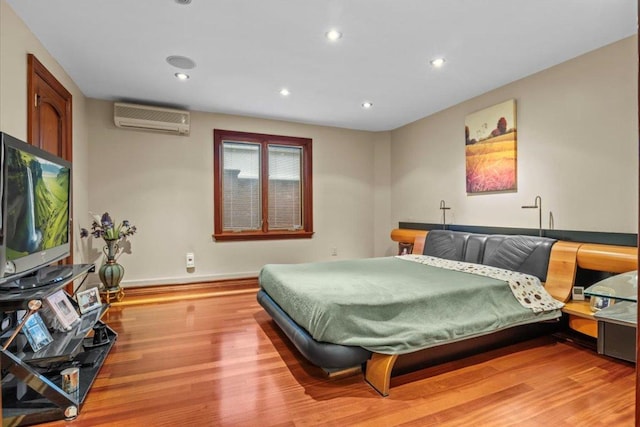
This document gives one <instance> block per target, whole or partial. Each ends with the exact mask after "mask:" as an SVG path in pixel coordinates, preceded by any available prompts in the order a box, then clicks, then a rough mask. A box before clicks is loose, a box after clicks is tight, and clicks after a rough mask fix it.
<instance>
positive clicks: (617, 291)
mask: <svg viewBox="0 0 640 427" xmlns="http://www.w3.org/2000/svg"><path fill="white" fill-rule="evenodd" d="M584 294H585V295H586V296H588V297H600V298H610V299H613V300H620V301H630V302H637V301H638V271H637V270H634V271H629V272H627V273H622V274H617V275H615V276H611V277H609V278H607V279H604V280H601V281H599V282H598V283H595V284H593V285H591V286H589V287H588V288H587V289H585V290H584Z"/></svg>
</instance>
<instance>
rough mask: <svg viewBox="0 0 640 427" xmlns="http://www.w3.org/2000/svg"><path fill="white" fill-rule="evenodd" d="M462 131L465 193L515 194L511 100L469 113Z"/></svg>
mask: <svg viewBox="0 0 640 427" xmlns="http://www.w3.org/2000/svg"><path fill="white" fill-rule="evenodd" d="M464 131H465V159H466V165H467V193H468V194H475V193H487V192H496V191H515V190H516V189H517V170H516V166H517V160H518V145H517V131H516V101H515V99H511V100H509V101H505V102H502V103H500V104H497V105H494V106H493V107H489V108H485V109H484V110H480V111H476V112H475V113H472V114H469V115H468V116H467V117H466V118H465V121H464Z"/></svg>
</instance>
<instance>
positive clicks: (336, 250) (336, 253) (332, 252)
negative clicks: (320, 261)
mask: <svg viewBox="0 0 640 427" xmlns="http://www.w3.org/2000/svg"><path fill="white" fill-rule="evenodd" d="M331 256H338V248H331Z"/></svg>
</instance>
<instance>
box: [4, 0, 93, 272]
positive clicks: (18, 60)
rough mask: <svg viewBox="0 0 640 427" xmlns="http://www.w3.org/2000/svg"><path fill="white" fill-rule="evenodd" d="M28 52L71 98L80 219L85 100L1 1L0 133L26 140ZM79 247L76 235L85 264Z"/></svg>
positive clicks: (84, 189)
mask: <svg viewBox="0 0 640 427" xmlns="http://www.w3.org/2000/svg"><path fill="white" fill-rule="evenodd" d="M28 53H33V54H34V55H35V56H36V57H37V58H38V60H39V61H40V62H41V63H42V64H43V65H44V66H45V67H47V69H48V70H49V71H50V72H51V73H52V74H53V75H54V76H56V78H57V79H58V81H60V83H62V84H63V85H64V86H65V87H66V89H67V90H68V91H69V92H71V94H72V96H73V165H74V168H73V217H74V218H83V217H84V215H85V213H86V211H87V209H88V193H89V180H88V168H87V167H88V161H87V159H88V145H87V134H88V129H87V120H86V113H85V109H86V106H85V101H86V99H85V97H84V95H83V94H82V92H81V91H80V89H78V87H77V86H76V84H75V83H74V82H73V80H71V78H70V77H69V76H68V75H67V74H66V73H65V71H64V70H63V69H62V67H60V65H59V64H58V63H57V62H56V61H55V60H54V59H53V58H52V57H51V55H50V54H49V53H48V52H47V50H46V49H45V48H44V47H43V46H42V44H41V43H40V41H38V39H36V37H35V36H34V35H33V34H32V33H31V31H30V30H29V29H28V28H27V27H26V26H25V25H24V23H23V22H22V20H21V19H20V18H18V16H17V15H16V14H15V13H14V12H13V9H11V8H10V7H9V6H8V5H7V3H6V2H5V1H4V0H0V130H2V131H3V132H6V133H8V134H10V135H12V136H15V137H16V138H19V139H22V140H26V137H27V54H28ZM76 222H77V221H76ZM74 230H76V231H77V230H78V227H77V226H76V227H74ZM81 246H82V244H81V243H80V241H79V237H78V233H77V232H76V233H75V241H74V248H75V253H74V261H75V262H77V263H82V262H86V258H85V256H84V252H82V250H81V249H80V248H81Z"/></svg>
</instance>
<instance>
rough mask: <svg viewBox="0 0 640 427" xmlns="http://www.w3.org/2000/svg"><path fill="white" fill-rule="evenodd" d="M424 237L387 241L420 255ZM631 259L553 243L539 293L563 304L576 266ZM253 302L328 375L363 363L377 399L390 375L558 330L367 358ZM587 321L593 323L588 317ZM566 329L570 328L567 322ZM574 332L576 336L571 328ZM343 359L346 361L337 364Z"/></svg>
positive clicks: (620, 265) (606, 265)
mask: <svg viewBox="0 0 640 427" xmlns="http://www.w3.org/2000/svg"><path fill="white" fill-rule="evenodd" d="M427 234H428V232H427V231H424V230H409V229H395V230H393V231H392V232H391V239H392V240H393V241H395V242H398V243H403V244H405V245H406V244H409V245H412V247H413V249H412V253H414V254H422V253H423V250H424V246H425V241H426V236H427ZM637 256H638V255H637V248H632V247H626V246H616V245H600V244H588V243H580V242H567V241H557V242H556V243H555V244H554V245H553V247H552V249H551V255H550V258H549V265H548V269H547V274H546V276H547V277H546V282H545V288H546V289H547V291H548V292H549V293H550V294H551V295H552V296H553V297H554V298H555V299H557V300H559V301H563V302H567V301H569V299H570V297H571V290H572V287H573V285H574V284H575V280H576V272H577V271H578V267H580V268H587V269H591V270H597V271H604V272H611V273H620V272H625V271H630V270H634V269H637ZM258 301H259V302H260V304H261V305H262V306H263V307H264V308H265V310H266V311H267V312H268V313H269V314H270V315H271V317H272V318H273V320H274V321H275V322H276V323H277V324H278V326H280V328H281V329H282V330H283V332H284V333H285V334H286V335H287V336H288V337H289V339H290V340H291V341H292V342H293V344H294V345H295V346H296V347H297V348H298V350H299V351H300V352H301V353H302V354H303V356H305V357H306V358H307V359H308V360H309V361H311V362H312V363H314V364H316V365H317V366H322V368H323V369H324V370H325V371H326V372H327V373H328V374H329V375H335V374H336V373H340V372H342V371H343V370H346V371H349V372H353V366H357V365H361V364H364V365H365V380H366V382H367V383H369V384H370V385H371V386H372V387H373V388H374V389H375V390H376V391H377V392H378V393H380V394H381V395H382V396H387V395H388V394H389V388H390V383H391V377H392V374H398V373H404V372H407V371H411V370H416V369H420V368H423V367H426V366H431V365H435V364H438V363H442V362H445V361H447V360H451V359H453V358H460V357H465V356H468V355H470V354H474V353H478V352H482V351H487V350H489V349H492V348H496V347H499V346H504V345H505V344H510V343H514V342H517V341H522V340H524V339H528V338H531V337H534V336H540V335H542V334H549V333H552V332H554V331H556V330H557V329H558V327H559V324H558V322H554V323H548V322H547V323H537V324H532V325H523V326H518V327H513V328H509V329H506V330H503V331H500V332H496V333H492V334H489V335H485V336H482V337H477V338H472V339H468V340H463V341H460V342H456V343H453V344H446V345H441V346H437V347H432V348H429V349H425V350H421V351H418V352H415V353H410V354H404V355H400V356H399V355H387V354H379V353H371V352H369V351H367V350H364V349H362V348H360V347H346V346H340V345H335V344H327V343H318V342H317V341H315V340H313V338H311V337H310V335H309V334H308V333H306V331H305V330H304V329H302V328H300V327H299V326H298V325H296V324H295V322H293V321H292V320H291V319H290V318H289V317H288V316H287V315H286V313H284V312H283V311H282V309H280V307H278V305H277V304H276V303H275V302H274V301H273V300H271V298H270V297H269V296H268V295H267V294H266V293H265V292H264V291H262V290H261V291H260V292H259V293H258ZM587 305H588V303H587ZM563 311H564V310H563ZM570 317H571V315H570ZM580 320H584V319H580ZM587 320H589V319H587ZM590 321H591V322H594V323H595V320H593V317H591V319H590ZM578 323H580V322H578ZM569 326H570V327H573V326H572V325H571V318H570V321H569ZM576 330H578V331H580V330H579V329H577V328H576ZM581 332H582V331H581ZM327 350H329V351H330V352H331V357H330V358H329V362H327V359H326V354H325V353H326V351H327ZM318 353H322V355H321V356H320V355H319V354H318ZM334 356H335V357H334ZM343 357H346V359H344V360H343ZM345 360H346V362H345ZM327 365H329V366H327Z"/></svg>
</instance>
